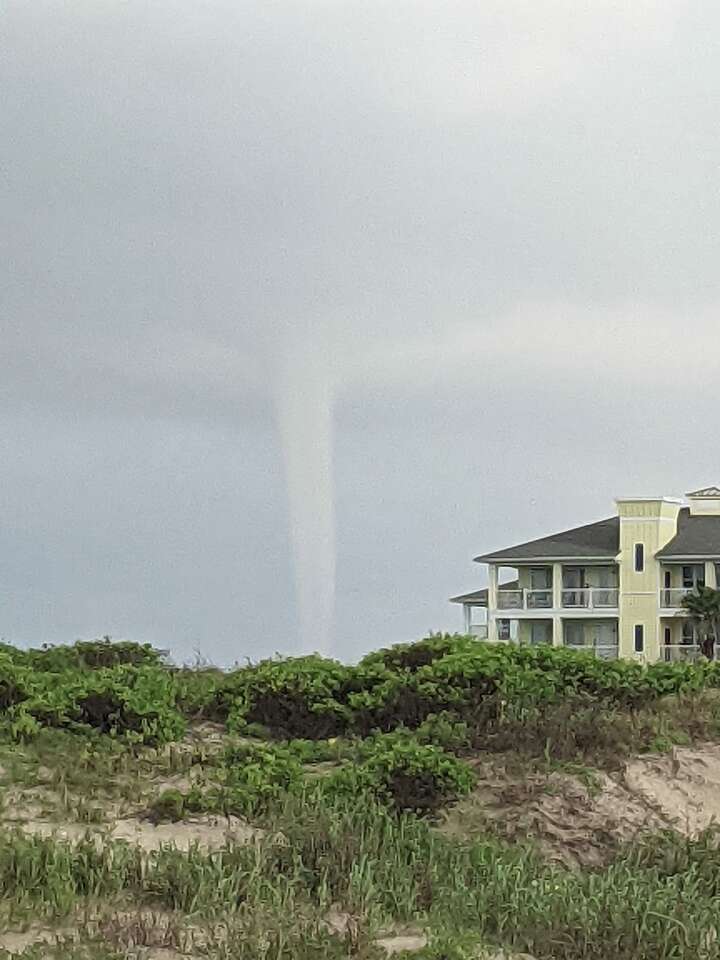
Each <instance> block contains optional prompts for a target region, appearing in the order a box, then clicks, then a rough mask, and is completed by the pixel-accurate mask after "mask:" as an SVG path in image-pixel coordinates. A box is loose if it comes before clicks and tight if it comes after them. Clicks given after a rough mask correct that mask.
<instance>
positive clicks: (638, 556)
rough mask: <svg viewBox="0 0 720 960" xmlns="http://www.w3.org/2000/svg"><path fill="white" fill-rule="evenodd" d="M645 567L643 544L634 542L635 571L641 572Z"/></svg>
mask: <svg viewBox="0 0 720 960" xmlns="http://www.w3.org/2000/svg"><path fill="white" fill-rule="evenodd" d="M644 569H645V544H644V543H636V544H635V573H642V572H643V570H644Z"/></svg>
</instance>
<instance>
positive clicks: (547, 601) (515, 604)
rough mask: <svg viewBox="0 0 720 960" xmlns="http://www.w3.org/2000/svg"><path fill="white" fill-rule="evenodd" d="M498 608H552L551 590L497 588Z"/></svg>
mask: <svg viewBox="0 0 720 960" xmlns="http://www.w3.org/2000/svg"><path fill="white" fill-rule="evenodd" d="M497 605H498V610H552V605H553V592H552V590H498V602H497Z"/></svg>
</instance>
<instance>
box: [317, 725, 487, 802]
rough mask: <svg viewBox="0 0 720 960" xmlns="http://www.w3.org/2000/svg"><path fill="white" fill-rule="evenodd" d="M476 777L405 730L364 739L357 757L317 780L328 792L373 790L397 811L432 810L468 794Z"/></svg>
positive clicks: (465, 766)
mask: <svg viewBox="0 0 720 960" xmlns="http://www.w3.org/2000/svg"><path fill="white" fill-rule="evenodd" d="M474 782H475V777H474V774H473V771H472V769H471V768H470V767H469V766H468V764H466V763H464V762H463V761H462V760H458V758H457V757H455V756H453V754H451V753H447V752H446V751H445V750H443V749H441V748H440V747H436V746H432V745H431V744H425V743H419V742H418V741H417V740H416V739H415V738H414V737H412V736H409V735H407V734H406V733H405V732H399V733H394V734H381V735H378V736H375V737H371V738H369V739H368V740H365V741H363V742H362V743H361V744H360V745H359V746H358V749H357V758H356V762H355V763H352V764H348V765H347V766H344V767H341V768H340V769H339V770H338V771H336V772H335V773H333V774H330V776H328V777H327V778H325V780H324V781H320V782H319V789H320V792H321V794H322V795H323V796H324V797H328V796H341V797H343V796H344V797H351V796H353V795H354V796H361V795H363V794H366V793H367V794H372V795H374V796H375V798H376V799H377V800H380V801H381V802H385V803H389V804H390V805H391V806H392V807H393V808H394V809H395V810H413V811H417V812H420V813H429V812H433V811H435V810H437V809H438V808H439V807H442V806H446V805H447V804H448V803H451V802H452V801H453V800H455V799H457V798H458V797H461V796H463V795H464V794H466V793H468V792H469V791H470V790H471V789H472V786H473V784H474Z"/></svg>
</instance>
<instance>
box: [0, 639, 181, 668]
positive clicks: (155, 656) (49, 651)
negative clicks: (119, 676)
mask: <svg viewBox="0 0 720 960" xmlns="http://www.w3.org/2000/svg"><path fill="white" fill-rule="evenodd" d="M0 652H1V653H4V654H6V655H7V656H8V657H9V658H10V659H11V660H12V661H13V662H14V663H16V664H17V665H18V666H21V667H29V668H32V669H33V670H35V671H39V672H41V673H64V672H65V671H67V670H97V669H99V668H102V667H116V666H122V665H129V666H135V667H139V666H158V665H160V664H161V663H162V662H163V658H164V656H165V655H164V653H163V652H162V651H160V650H156V649H155V648H154V647H151V646H150V644H149V643H133V642H132V641H129V640H119V641H114V640H111V639H110V637H102V638H101V639H99V640H78V641H77V643H74V644H72V645H58V646H52V645H50V644H45V645H44V646H42V647H40V648H39V649H30V650H19V649H18V648H17V647H12V646H10V645H9V644H0Z"/></svg>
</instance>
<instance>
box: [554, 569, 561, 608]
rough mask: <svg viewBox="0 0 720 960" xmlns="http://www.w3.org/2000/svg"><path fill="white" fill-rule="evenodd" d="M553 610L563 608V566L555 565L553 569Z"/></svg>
mask: <svg viewBox="0 0 720 960" xmlns="http://www.w3.org/2000/svg"><path fill="white" fill-rule="evenodd" d="M552 585H553V602H552V605H553V610H560V609H561V607H562V564H561V563H554V564H553V567H552Z"/></svg>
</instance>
